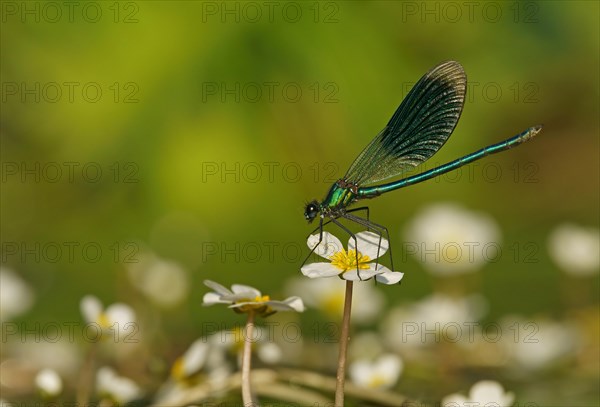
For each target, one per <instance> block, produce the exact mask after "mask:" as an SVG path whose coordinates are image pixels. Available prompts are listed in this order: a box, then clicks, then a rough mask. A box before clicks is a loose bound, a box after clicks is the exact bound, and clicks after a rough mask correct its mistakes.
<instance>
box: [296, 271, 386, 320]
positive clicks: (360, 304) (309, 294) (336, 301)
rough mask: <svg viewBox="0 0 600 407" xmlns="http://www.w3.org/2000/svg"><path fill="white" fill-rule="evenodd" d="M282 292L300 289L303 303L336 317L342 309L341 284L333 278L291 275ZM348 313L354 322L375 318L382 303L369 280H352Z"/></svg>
mask: <svg viewBox="0 0 600 407" xmlns="http://www.w3.org/2000/svg"><path fill="white" fill-rule="evenodd" d="M286 292H287V293H288V294H290V293H302V298H303V299H304V301H305V302H306V304H307V305H309V306H311V307H314V308H317V309H319V310H321V311H323V312H324V313H326V314H327V315H329V316H331V317H333V318H339V317H340V315H342V311H343V309H344V294H345V284H344V282H343V281H341V280H339V279H337V278H324V279H306V278H293V279H292V280H290V282H289V283H288V286H287V288H286ZM352 298H353V300H352V302H353V303H354V306H353V307H352V315H351V316H350V318H351V319H352V321H353V322H356V323H370V322H372V321H373V319H374V318H376V317H377V316H378V315H379V314H380V312H381V310H382V308H383V304H384V296H383V294H382V293H381V290H378V289H376V288H375V287H374V286H373V284H356V285H355V286H354V291H353V293H352Z"/></svg>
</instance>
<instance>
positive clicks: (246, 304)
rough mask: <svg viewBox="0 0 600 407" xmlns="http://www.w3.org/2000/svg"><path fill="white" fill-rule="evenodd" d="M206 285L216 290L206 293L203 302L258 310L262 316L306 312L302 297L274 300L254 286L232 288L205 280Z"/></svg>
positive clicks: (237, 310)
mask: <svg viewBox="0 0 600 407" xmlns="http://www.w3.org/2000/svg"><path fill="white" fill-rule="evenodd" d="M204 285H206V286H207V287H209V288H212V289H213V290H214V292H209V293H206V294H204V298H203V300H202V304H203V305H205V306H207V305H214V304H228V305H229V308H233V310H234V311H236V312H240V313H245V312H250V311H252V312H256V313H257V314H259V315H262V316H268V315H271V314H274V313H276V312H278V311H296V312H304V303H303V302H302V299H301V298H300V297H289V298H286V299H285V300H283V301H274V300H271V298H270V297H269V296H268V295H262V294H261V292H260V291H258V290H257V289H256V288H254V287H250V286H247V285H241V284H234V285H232V286H231V290H229V289H227V288H225V287H223V286H222V285H221V284H218V283H215V282H214V281H210V280H205V281H204Z"/></svg>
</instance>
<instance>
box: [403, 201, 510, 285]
mask: <svg viewBox="0 0 600 407" xmlns="http://www.w3.org/2000/svg"><path fill="white" fill-rule="evenodd" d="M499 239H500V230H499V228H498V225H497V224H496V222H495V221H494V220H493V219H492V218H491V217H490V216H488V215H486V214H483V213H477V212H472V211H469V210H466V209H463V208H461V207H460V206H458V205H454V204H436V205H431V206H429V207H427V208H425V209H423V210H422V211H421V213H419V214H418V215H417V216H416V217H415V218H414V219H413V221H412V222H411V223H410V224H409V225H408V226H407V228H406V230H405V240H406V242H405V248H406V250H407V251H410V252H412V253H414V254H417V255H418V256H419V257H418V259H419V261H420V262H422V263H423V265H424V266H425V268H426V269H427V270H428V271H429V272H431V273H433V274H438V275H451V274H459V273H465V272H472V271H476V270H479V269H480V268H481V267H482V266H483V264H484V263H485V262H486V261H489V260H493V259H496V258H497V256H499V243H498V241H499Z"/></svg>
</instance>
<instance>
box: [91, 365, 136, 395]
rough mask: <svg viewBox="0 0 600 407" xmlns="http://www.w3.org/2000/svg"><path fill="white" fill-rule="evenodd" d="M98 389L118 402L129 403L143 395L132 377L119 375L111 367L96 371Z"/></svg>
mask: <svg viewBox="0 0 600 407" xmlns="http://www.w3.org/2000/svg"><path fill="white" fill-rule="evenodd" d="M96 391H97V393H98V394H99V395H100V396H102V397H108V398H110V399H111V400H113V401H115V402H116V403H117V404H127V403H128V402H130V401H132V400H135V399H136V398H138V397H140V396H141V395H142V392H141V390H140V388H139V387H138V385H137V384H135V382H134V381H133V380H131V379H128V378H126V377H122V376H119V375H117V374H116V373H115V371H114V370H112V369H111V368H109V367H102V368H100V369H98V372H97V373H96Z"/></svg>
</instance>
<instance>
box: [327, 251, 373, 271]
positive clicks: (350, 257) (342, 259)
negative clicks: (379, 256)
mask: <svg viewBox="0 0 600 407" xmlns="http://www.w3.org/2000/svg"><path fill="white" fill-rule="evenodd" d="M357 257H358V268H359V269H360V270H365V269H368V268H369V265H368V264H367V263H368V262H370V261H371V259H370V258H369V256H367V255H364V254H361V253H360V252H358V255H357V253H356V250H348V251H346V250H344V249H342V250H340V251H339V252H337V253H335V254H334V255H333V256H331V258H330V260H331V264H332V265H334V266H335V267H337V268H339V269H340V270H342V273H344V272H346V271H348V270H356V259H357Z"/></svg>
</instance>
